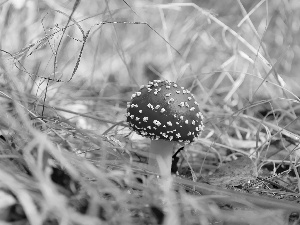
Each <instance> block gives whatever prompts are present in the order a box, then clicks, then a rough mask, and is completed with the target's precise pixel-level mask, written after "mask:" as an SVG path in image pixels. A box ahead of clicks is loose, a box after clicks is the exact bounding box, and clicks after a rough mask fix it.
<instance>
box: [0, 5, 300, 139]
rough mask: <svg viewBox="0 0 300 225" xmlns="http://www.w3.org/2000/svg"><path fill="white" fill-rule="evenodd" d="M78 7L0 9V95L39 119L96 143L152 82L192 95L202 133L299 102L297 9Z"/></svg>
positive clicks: (248, 7) (284, 7) (166, 6)
mask: <svg viewBox="0 0 300 225" xmlns="http://www.w3.org/2000/svg"><path fill="white" fill-rule="evenodd" d="M75 3H76V1H56V0H44V1H37V0H10V1H2V2H1V3H0V10H1V13H0V15H1V16H0V34H1V40H0V48H1V49H2V50H3V51H1V52H0V54H1V60H0V62H1V68H2V72H1V75H0V79H1V90H2V91H4V92H5V90H7V89H9V85H7V83H8V82H13V83H14V85H16V88H17V90H18V91H19V94H21V95H23V97H26V98H27V99H29V103H28V104H29V106H28V107H29V109H30V110H32V111H33V112H35V113H36V114H37V115H41V116H58V115H63V116H65V117H66V118H68V119H71V121H73V122H76V123H77V125H78V126H80V127H82V128H85V129H93V130H95V131H96V132H99V134H101V133H102V132H103V131H104V130H106V129H107V128H109V127H110V126H111V124H112V123H114V122H116V121H121V120H124V113H125V110H124V107H125V105H126V101H128V100H129V99H130V96H131V94H132V93H133V91H136V90H137V89H138V88H139V86H140V85H142V84H145V83H146V82H148V81H149V80H153V79H168V80H173V81H177V82H178V83H179V84H180V85H182V86H185V87H186V88H188V89H190V90H191V91H192V93H194V94H195V96H196V99H197V100H198V102H200V103H201V109H202V110H203V112H204V116H205V118H206V123H208V124H210V123H213V124H215V123H216V121H214V119H215V117H216V115H220V109H221V110H222V111H223V110H224V112H227V113H233V112H236V111H238V110H244V109H245V110H247V107H249V106H251V107H250V108H251V110H250V112H249V113H250V115H254V116H258V117H263V116H264V115H266V113H267V112H268V110H270V108H273V109H276V108H280V109H286V108H288V107H289V106H290V102H291V101H292V100H293V99H294V100H295V99H297V98H296V96H297V95H299V90H300V87H299V78H300V76H299V75H298V71H299V63H298V61H299V57H300V48H299V40H300V36H299V26H300V22H299V20H300V16H299V13H300V10H299V7H300V3H299V2H298V1H297V0H291V1H281V0H273V1H264V0H261V1H258V0H256V1H253V0H232V1H231V0H226V1H190V2H189V3H186V2H182V1H166V0H164V1H163V0H162V1H155V2H153V1H132V0H128V1H120V0H111V1H104V0H103V1H88V2H86V1H81V2H80V1H77V3H79V4H78V5H76V4H75ZM74 5H76V7H75V8H74ZM74 9H75V10H74ZM72 13H73V14H72ZM71 14H72V19H71V20H69V15H71ZM246 15H247V16H246ZM4 74H5V75H4ZM291 93H293V94H291ZM287 99H289V100H287ZM261 100H266V102H263V103H262V102H260V101H261ZM256 103H257V104H256ZM42 105H47V106H48V107H46V108H43V107H42ZM54 107H56V108H54ZM226 107H227V108H226ZM68 110H69V111H72V113H69V112H68ZM294 111H297V107H296V108H295V109H294ZM74 112H75V113H81V114H84V115H88V116H89V117H92V116H96V117H97V118H98V119H99V118H100V120H101V119H102V120H103V121H104V122H105V123H103V121H95V120H94V119H89V118H88V117H86V118H84V119H83V117H79V116H78V115H76V114H74ZM107 122H108V123H107ZM109 122H110V123H109ZM99 123H101V126H99Z"/></svg>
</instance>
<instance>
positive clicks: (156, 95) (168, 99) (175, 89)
mask: <svg viewBox="0 0 300 225" xmlns="http://www.w3.org/2000/svg"><path fill="white" fill-rule="evenodd" d="M126 118H127V122H128V124H129V126H130V127H131V129H132V130H134V131H135V132H137V133H138V134H140V135H142V136H144V137H149V138H151V140H152V141H151V146H150V152H151V154H152V155H153V156H154V157H150V158H149V161H148V164H149V167H150V168H152V169H154V170H156V169H155V168H159V170H158V171H154V172H160V174H161V175H169V174H170V172H171V164H172V152H173V145H174V143H175V142H179V143H182V144H189V143H191V142H193V141H194V140H195V139H196V138H197V137H198V136H199V135H200V134H201V131H202V130H203V127H204V126H203V122H202V121H203V116H202V114H201V112H200V110H199V106H198V103H197V102H196V101H195V98H194V96H193V95H192V94H191V93H190V92H189V91H188V90H186V89H184V88H183V87H179V85H178V84H176V83H174V82H169V81H165V80H164V81H162V80H154V81H151V82H149V83H148V85H145V86H144V85H143V86H141V88H140V90H139V91H137V92H135V93H134V94H133V95H132V97H131V101H130V102H128V103H127V113H126ZM159 158H160V159H161V161H162V162H163V163H164V165H163V166H162V165H160V164H157V160H158V159H159ZM157 166H158V167H157ZM161 167H164V168H166V169H167V171H164V170H162V168H161Z"/></svg>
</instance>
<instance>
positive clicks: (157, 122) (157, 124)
mask: <svg viewBox="0 0 300 225" xmlns="http://www.w3.org/2000/svg"><path fill="white" fill-rule="evenodd" d="M153 123H154V124H155V125H156V126H158V127H159V126H160V125H161V122H159V121H158V120H153Z"/></svg>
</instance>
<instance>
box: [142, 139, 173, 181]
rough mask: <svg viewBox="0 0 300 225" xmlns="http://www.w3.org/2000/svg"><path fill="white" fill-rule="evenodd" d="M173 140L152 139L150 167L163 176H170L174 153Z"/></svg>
mask: <svg viewBox="0 0 300 225" xmlns="http://www.w3.org/2000/svg"><path fill="white" fill-rule="evenodd" d="M173 145H174V142H172V141H164V140H152V141H151V145H150V152H149V161H148V168H149V170H151V171H153V172H156V173H159V174H160V175H161V176H163V177H164V176H170V174H171V165H172V154H173Z"/></svg>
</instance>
